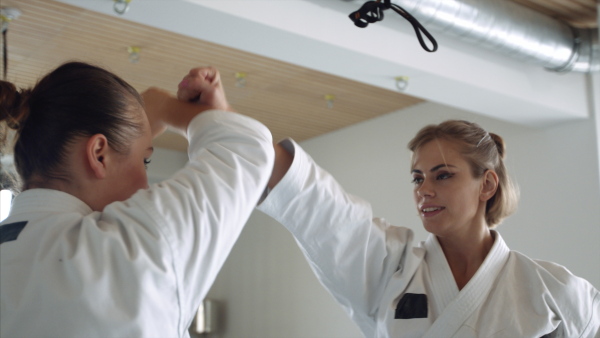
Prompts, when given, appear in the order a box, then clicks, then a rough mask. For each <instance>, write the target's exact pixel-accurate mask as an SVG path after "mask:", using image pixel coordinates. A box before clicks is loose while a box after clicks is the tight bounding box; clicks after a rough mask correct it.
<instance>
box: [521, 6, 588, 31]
mask: <svg viewBox="0 0 600 338" xmlns="http://www.w3.org/2000/svg"><path fill="white" fill-rule="evenodd" d="M512 1H514V2H516V3H519V4H521V5H523V6H527V7H529V8H532V9H534V10H536V11H538V12H540V13H543V14H546V15H548V16H550V17H553V18H556V19H559V20H562V21H564V22H566V23H568V24H569V25H571V26H573V27H577V28H596V27H598V14H597V10H598V7H597V5H596V3H597V0H512Z"/></svg>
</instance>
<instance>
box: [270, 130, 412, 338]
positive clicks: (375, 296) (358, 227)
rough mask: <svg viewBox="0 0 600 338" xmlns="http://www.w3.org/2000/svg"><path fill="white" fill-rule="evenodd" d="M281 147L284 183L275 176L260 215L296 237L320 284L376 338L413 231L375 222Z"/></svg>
mask: <svg viewBox="0 0 600 338" xmlns="http://www.w3.org/2000/svg"><path fill="white" fill-rule="evenodd" d="M280 146H281V147H282V149H285V150H284V151H285V152H286V154H287V155H286V154H281V153H279V154H278V153H277V151H276V160H275V171H279V173H280V175H282V177H279V178H274V177H273V176H272V178H271V181H270V182H269V185H270V188H272V189H271V191H270V193H269V195H268V196H267V198H266V199H265V200H264V201H263V202H262V203H261V204H260V205H259V207H258V209H259V210H261V211H263V212H264V213H266V214H268V215H269V216H271V217H273V218H274V219H275V220H277V221H278V222H280V223H281V224H283V225H284V226H285V227H286V228H287V229H288V230H289V231H290V232H291V233H292V234H293V235H294V237H295V238H296V240H297V242H298V244H299V245H300V248H301V250H302V252H303V253H304V255H305V256H306V258H307V260H308V262H309V264H310V266H311V268H312V269H313V271H314V273H315V274H316V275H317V278H318V279H319V280H320V282H321V283H322V284H323V285H324V286H325V287H326V288H327V289H328V290H329V292H330V293H331V294H332V295H333V296H334V298H335V299H336V300H337V302H338V303H340V305H341V306H342V307H343V308H344V309H345V310H346V312H348V313H349V315H350V316H351V317H352V319H353V320H354V321H355V322H356V323H357V324H358V326H359V327H360V328H361V330H362V332H363V333H364V334H365V336H367V337H371V336H374V332H375V329H376V317H377V312H378V311H379V304H380V303H381V298H382V294H383V292H384V290H385V287H386V285H387V283H388V281H389V280H390V279H391V276H392V275H393V274H394V273H395V272H396V271H397V269H398V266H399V264H400V261H401V259H402V256H403V255H404V254H405V252H406V248H407V246H408V245H410V243H411V242H412V231H410V230H408V229H406V228H400V227H394V226H391V225H389V224H388V223H387V222H385V221H384V220H382V219H377V218H375V219H374V218H373V216H372V209H371V206H370V205H369V204H368V203H367V202H365V201H363V200H361V199H360V198H357V197H355V196H353V195H350V194H348V193H346V192H345V191H344V189H343V188H342V187H341V186H340V185H339V184H338V183H337V181H336V180H335V179H334V178H333V177H332V176H331V175H330V174H329V173H328V172H326V171H325V170H323V169H322V168H320V167H319V166H318V165H317V164H316V163H315V162H314V161H313V160H312V159H311V157H310V156H309V155H308V154H307V153H306V152H304V150H303V149H302V148H301V147H300V146H298V145H297V144H296V143H295V142H293V141H292V140H284V141H283V142H281V143H280ZM282 155H283V156H282ZM286 157H288V159H286ZM289 161H291V164H290V165H288V164H289V163H288V162H289ZM278 166H279V168H278Z"/></svg>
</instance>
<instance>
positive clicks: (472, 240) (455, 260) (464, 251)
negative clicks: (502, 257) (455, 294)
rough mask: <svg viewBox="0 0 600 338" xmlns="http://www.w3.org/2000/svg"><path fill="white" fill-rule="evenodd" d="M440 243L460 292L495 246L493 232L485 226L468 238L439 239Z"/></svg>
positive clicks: (472, 232)
mask: <svg viewBox="0 0 600 338" xmlns="http://www.w3.org/2000/svg"><path fill="white" fill-rule="evenodd" d="M438 241H439V243H440V246H441V247H442V250H443V251H444V255H445V256H446V260H447V262H448V265H449V266H450V270H451V271H452V275H453V276H454V280H455V281H456V285H457V286H458V288H459V290H460V289H462V288H463V287H464V286H465V285H466V284H467V283H468V282H469V281H470V280H471V278H472V277H473V276H474V275H475V273H476V272H477V270H478V269H479V267H480V266H481V264H482V263H483V261H484V260H485V257H486V256H487V254H488V253H489V252H490V250H491V249H492V246H493V245H494V237H493V236H492V232H491V231H490V230H489V228H488V227H487V225H485V224H484V225H482V226H481V227H478V230H477V231H470V232H469V233H468V234H467V235H466V236H463V237H458V236H457V237H451V238H449V237H444V238H440V237H438Z"/></svg>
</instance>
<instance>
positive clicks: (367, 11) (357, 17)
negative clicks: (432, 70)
mask: <svg viewBox="0 0 600 338" xmlns="http://www.w3.org/2000/svg"><path fill="white" fill-rule="evenodd" d="M390 8H391V9H392V10H393V11H394V12H396V13H398V14H400V15H401V16H402V17H403V18H404V19H406V20H407V21H408V22H409V23H410V24H411V25H412V26H413V29H414V30H415V34H416V35H417V39H418V40H419V43H420V44H421V47H423V49H425V50H426V51H428V52H430V53H431V52H435V51H436V50H437V48H438V44H437V41H435V38H434V37H433V36H432V35H431V34H430V33H429V32H428V31H427V29H425V27H423V25H421V23H420V22H419V21H418V20H417V19H415V18H414V17H413V16H412V15H410V13H408V12H407V11H406V10H405V9H404V8H402V7H400V6H398V5H396V4H393V3H392V2H391V0H384V2H383V3H382V2H381V0H377V1H367V2H366V3H365V4H363V5H362V7H361V8H360V9H359V10H357V11H355V12H352V13H350V15H349V17H350V20H352V22H354V25H355V26H356V27H359V28H365V27H367V26H368V25H369V24H370V23H375V22H377V21H382V20H383V11H385V10H386V9H390ZM423 34H425V36H426V37H427V39H428V40H429V42H431V45H432V47H429V46H427V44H426V43H425V39H423Z"/></svg>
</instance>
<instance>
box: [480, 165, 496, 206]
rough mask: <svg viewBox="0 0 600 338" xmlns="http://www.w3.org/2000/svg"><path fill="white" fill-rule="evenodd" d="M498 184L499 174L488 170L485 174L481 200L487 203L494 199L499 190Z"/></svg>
mask: <svg viewBox="0 0 600 338" xmlns="http://www.w3.org/2000/svg"><path fill="white" fill-rule="evenodd" d="M498 182H499V180H498V174H496V172H495V171H493V170H486V171H485V173H483V178H482V181H481V191H480V193H479V199H480V200H482V201H487V200H489V199H490V198H492V197H494V195H495V194H496V191H497V190H498Z"/></svg>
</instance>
